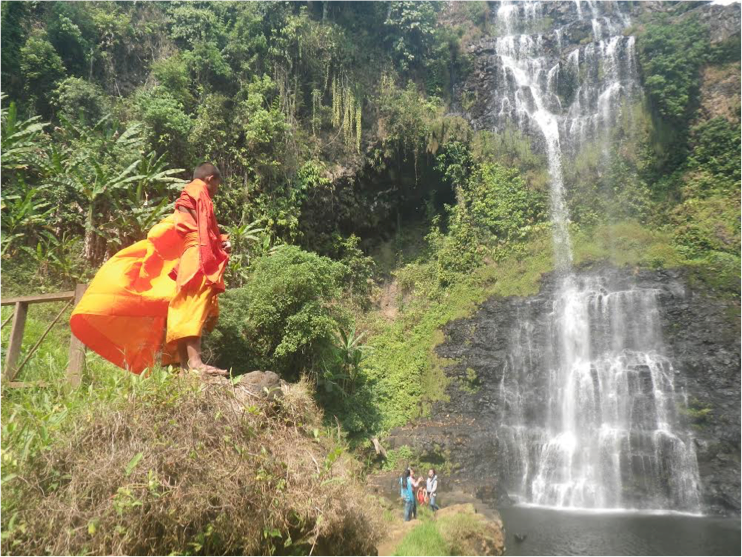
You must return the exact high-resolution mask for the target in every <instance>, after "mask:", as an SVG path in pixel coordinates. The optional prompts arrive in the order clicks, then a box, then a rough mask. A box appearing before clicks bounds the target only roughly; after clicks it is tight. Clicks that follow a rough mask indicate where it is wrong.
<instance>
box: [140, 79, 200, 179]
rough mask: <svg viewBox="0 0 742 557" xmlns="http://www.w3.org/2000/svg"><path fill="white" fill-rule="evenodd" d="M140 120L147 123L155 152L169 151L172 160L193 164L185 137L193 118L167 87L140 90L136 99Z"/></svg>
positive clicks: (148, 135)
mask: <svg viewBox="0 0 742 557" xmlns="http://www.w3.org/2000/svg"><path fill="white" fill-rule="evenodd" d="M136 104H137V108H138V110H139V113H140V114H141V119H142V122H144V124H145V125H146V126H147V139H148V145H149V147H150V148H151V149H154V150H156V151H157V153H158V154H163V153H168V154H169V155H170V157H171V158H172V160H173V161H175V162H176V163H181V164H183V165H184V166H188V167H190V166H193V163H192V152H191V145H190V143H189V141H188V137H189V136H190V133H191V130H192V129H193V120H192V119H191V118H190V116H189V115H188V114H186V112H185V111H184V109H183V104H182V102H180V101H178V99H176V98H175V97H174V96H173V95H172V93H170V91H168V90H167V89H165V88H164V87H162V86H156V87H154V88H152V89H150V90H143V91H140V93H139V94H138V96H137V99H136Z"/></svg>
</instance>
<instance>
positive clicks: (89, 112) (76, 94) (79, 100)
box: [56, 77, 111, 125]
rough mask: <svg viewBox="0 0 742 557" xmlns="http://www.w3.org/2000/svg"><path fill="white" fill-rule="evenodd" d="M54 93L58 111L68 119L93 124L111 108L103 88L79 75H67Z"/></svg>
mask: <svg viewBox="0 0 742 557" xmlns="http://www.w3.org/2000/svg"><path fill="white" fill-rule="evenodd" d="M56 95H57V106H58V107H59V111H58V113H59V114H60V115H61V116H64V117H65V118H67V119H68V120H73V121H81V122H83V123H87V124H89V125H93V124H95V123H96V122H98V120H100V119H101V118H103V116H105V115H106V114H108V113H109V112H110V110H111V106H110V102H109V99H108V97H106V96H105V93H104V92H103V90H102V89H101V88H100V87H99V86H97V85H95V84H94V83H90V82H88V81H85V80H84V79H80V78H79V77H68V78H67V79H65V80H64V81H62V82H61V83H60V84H59V87H57V91H56Z"/></svg>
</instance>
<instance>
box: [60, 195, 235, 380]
mask: <svg viewBox="0 0 742 557" xmlns="http://www.w3.org/2000/svg"><path fill="white" fill-rule="evenodd" d="M175 206H176V210H175V213H174V214H173V215H171V216H169V217H167V218H165V219H163V220H162V221H161V222H160V223H158V224H156V225H155V226H154V227H152V229H151V230H150V232H149V234H147V239H146V240H142V241H140V242H137V243H136V244H133V245H131V246H129V247H127V248H124V249H123V250H121V251H119V252H118V253H116V254H115V255H114V256H113V257H111V259H109V260H108V261H106V263H104V264H103V266H102V267H101V268H100V270H99V271H98V273H97V274H96V275H95V278H94V279H93V281H92V282H91V283H90V286H89V287H88V289H87V291H86V292H85V294H84V296H83V297H82V300H80V303H79V304H78V305H77V307H76V308H75V309H74V311H73V312H72V317H71V318H70V327H71V329H72V333H73V334H74V335H75V336H76V337H77V338H78V339H80V341H81V342H82V343H83V344H85V345H86V346H87V347H88V348H90V349H91V350H93V351H94V352H97V353H98V354H100V355H101V356H103V357H104V358H105V359H107V360H108V361H110V362H112V363H114V364H116V365H117V366H119V367H122V368H124V369H128V370H130V371H132V372H134V373H137V374H138V373H141V372H142V371H144V370H145V369H146V368H148V367H152V366H153V365H154V364H155V362H156V361H157V360H158V359H160V357H161V358H162V362H163V363H164V364H167V363H175V362H177V361H178V351H177V342H178V341H179V340H180V339H182V338H186V337H193V336H200V335H201V333H202V330H203V328H204V326H207V327H208V326H213V324H214V323H215V319H216V317H217V316H218V312H219V309H218V302H217V295H218V294H219V293H220V292H223V291H224V280H223V277H224V271H225V269H226V265H227V262H228V260H229V256H228V255H227V253H226V252H225V251H224V250H223V249H222V247H221V242H222V241H224V240H226V236H222V235H220V234H219V229H218V226H217V222H216V218H215V216H214V208H213V205H212V202H211V197H210V195H209V192H208V189H207V187H206V184H205V183H204V182H203V181H201V180H194V181H193V182H191V183H189V184H188V185H187V186H186V187H185V189H184V191H183V193H182V194H181V196H180V198H179V199H178V200H177V201H176V205H175ZM179 207H186V208H189V209H192V210H194V211H195V213H196V219H195V220H194V219H193V217H192V215H191V214H190V213H184V212H181V211H180V210H179V209H178V208H179Z"/></svg>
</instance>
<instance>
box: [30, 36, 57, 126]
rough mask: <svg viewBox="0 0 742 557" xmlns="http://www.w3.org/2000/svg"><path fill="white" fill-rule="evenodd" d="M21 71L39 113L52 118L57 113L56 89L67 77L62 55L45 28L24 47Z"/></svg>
mask: <svg viewBox="0 0 742 557" xmlns="http://www.w3.org/2000/svg"><path fill="white" fill-rule="evenodd" d="M20 65H21V72H22V73H23V77H24V91H25V94H26V95H28V98H29V99H30V100H31V105H32V106H33V108H34V109H35V110H36V112H37V114H39V115H40V116H42V117H43V118H47V119H50V118H51V117H52V115H53V110H52V104H51V103H52V92H53V91H54V89H55V88H56V86H57V84H58V83H59V82H60V81H61V80H62V79H63V78H64V76H65V69H64V64H63V63H62V59H61V58H60V57H59V54H57V51H56V50H55V49H54V47H53V46H52V44H51V43H50V42H49V40H48V39H47V35H46V33H45V32H44V31H40V30H35V31H33V32H32V34H31V36H30V37H29V38H28V40H27V41H26V44H25V45H23V48H21V64H20Z"/></svg>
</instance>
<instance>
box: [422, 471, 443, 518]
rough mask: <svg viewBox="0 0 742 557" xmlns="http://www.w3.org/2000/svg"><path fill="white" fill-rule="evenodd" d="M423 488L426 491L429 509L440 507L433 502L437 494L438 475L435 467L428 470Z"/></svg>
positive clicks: (434, 509) (433, 509) (435, 509)
mask: <svg viewBox="0 0 742 557" xmlns="http://www.w3.org/2000/svg"><path fill="white" fill-rule="evenodd" d="M425 484H426V485H425V489H426V490H427V492H428V497H429V505H430V510H432V511H433V512H435V511H437V510H438V509H439V508H440V507H439V506H438V505H436V504H435V498H436V496H437V495H438V476H437V475H436V473H435V469H433V468H431V469H430V470H428V478H427V480H425Z"/></svg>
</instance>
